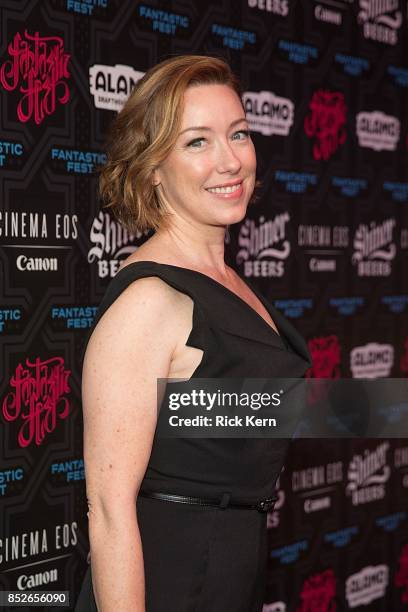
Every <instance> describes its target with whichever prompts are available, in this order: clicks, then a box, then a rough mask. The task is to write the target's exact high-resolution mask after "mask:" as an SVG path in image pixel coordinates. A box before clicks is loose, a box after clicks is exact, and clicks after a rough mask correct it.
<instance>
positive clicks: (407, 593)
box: [394, 544, 408, 604]
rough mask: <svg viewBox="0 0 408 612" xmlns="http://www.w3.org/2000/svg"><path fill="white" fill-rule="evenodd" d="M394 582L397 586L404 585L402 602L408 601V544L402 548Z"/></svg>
mask: <svg viewBox="0 0 408 612" xmlns="http://www.w3.org/2000/svg"><path fill="white" fill-rule="evenodd" d="M394 583H395V586H396V587H402V588H403V589H404V590H403V591H402V593H401V603H405V604H407V603H408V544H405V546H404V547H403V549H402V550H401V555H400V558H399V568H398V572H397V573H396V574H395V578H394Z"/></svg>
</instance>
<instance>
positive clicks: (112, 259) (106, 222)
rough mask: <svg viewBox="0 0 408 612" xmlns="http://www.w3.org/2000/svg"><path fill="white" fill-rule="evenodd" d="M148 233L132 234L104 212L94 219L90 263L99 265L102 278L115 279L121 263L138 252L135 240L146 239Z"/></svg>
mask: <svg viewBox="0 0 408 612" xmlns="http://www.w3.org/2000/svg"><path fill="white" fill-rule="evenodd" d="M146 234H148V231H145V232H137V233H136V234H131V233H130V232H128V231H127V230H126V229H125V228H124V227H122V225H120V224H119V223H117V222H116V221H113V220H112V219H111V217H110V215H109V214H108V213H104V212H102V211H100V212H99V214H98V215H97V216H96V217H95V218H94V220H93V223H92V226H91V232H90V241H91V242H92V244H93V246H92V247H91V248H90V249H89V251H88V262H89V263H91V264H92V263H95V262H96V264H97V268H98V276H99V277H100V278H106V277H113V276H115V274H116V272H117V271H118V270H119V266H120V262H121V260H122V259H125V257H127V256H128V255H130V254H131V253H133V251H135V250H136V248H137V246H138V245H137V244H135V240H138V239H141V238H144V237H145V235H146Z"/></svg>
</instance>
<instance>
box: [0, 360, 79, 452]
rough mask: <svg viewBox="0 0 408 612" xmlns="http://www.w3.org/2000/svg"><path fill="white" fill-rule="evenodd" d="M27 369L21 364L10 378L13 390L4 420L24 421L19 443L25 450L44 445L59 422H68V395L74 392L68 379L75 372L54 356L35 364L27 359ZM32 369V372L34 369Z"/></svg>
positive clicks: (7, 399)
mask: <svg viewBox="0 0 408 612" xmlns="http://www.w3.org/2000/svg"><path fill="white" fill-rule="evenodd" d="M26 365H27V366H28V367H27V368H25V367H24V366H23V365H21V364H19V365H18V366H17V368H16V371H15V374H14V376H12V377H11V379H10V386H11V387H14V391H10V393H8V394H7V395H6V397H5V398H4V400H3V406H2V408H3V417H4V419H5V420H6V421H16V420H17V419H20V422H21V423H22V425H21V427H20V430H19V433H18V438H17V440H18V444H19V445H20V446H21V447H22V448H24V447H26V446H29V445H30V444H31V443H32V442H34V443H35V444H37V446H38V445H40V444H41V443H42V442H43V440H44V438H45V436H46V434H48V433H51V432H53V431H54V429H55V428H56V426H57V421H58V420H61V419H66V418H67V417H68V414H69V402H68V399H67V398H66V397H63V395H64V393H68V392H69V391H70V390H71V389H70V387H69V385H68V378H69V375H70V373H71V370H66V369H65V368H64V360H63V358H62V357H53V358H51V359H47V360H45V361H41V360H40V358H39V357H37V358H36V360H35V362H34V363H33V362H31V361H29V360H28V359H26ZM30 368H31V369H30Z"/></svg>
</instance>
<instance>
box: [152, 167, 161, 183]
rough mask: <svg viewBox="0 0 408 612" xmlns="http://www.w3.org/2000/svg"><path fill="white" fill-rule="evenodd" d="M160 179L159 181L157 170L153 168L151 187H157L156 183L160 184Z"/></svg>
mask: <svg viewBox="0 0 408 612" xmlns="http://www.w3.org/2000/svg"><path fill="white" fill-rule="evenodd" d="M160 183H161V181H160V175H159V171H158V170H153V172H152V185H153V187H157V186H158V185H160Z"/></svg>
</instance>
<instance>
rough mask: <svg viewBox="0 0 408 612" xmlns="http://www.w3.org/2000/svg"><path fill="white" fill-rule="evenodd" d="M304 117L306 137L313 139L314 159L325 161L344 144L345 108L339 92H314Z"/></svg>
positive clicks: (342, 97)
mask: <svg viewBox="0 0 408 612" xmlns="http://www.w3.org/2000/svg"><path fill="white" fill-rule="evenodd" d="M309 109H310V113H309V115H307V116H306V117H305V121H304V128H305V133H306V136H309V138H314V145H313V157H314V159H317V160H319V159H324V160H327V159H329V158H330V157H332V155H334V153H335V152H336V151H337V149H338V147H339V146H340V145H342V144H344V143H345V142H346V115H347V106H346V104H345V102H344V95H343V94H342V93H341V92H333V91H323V90H318V91H315V93H314V94H313V97H312V99H311V101H310V103H309Z"/></svg>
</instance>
